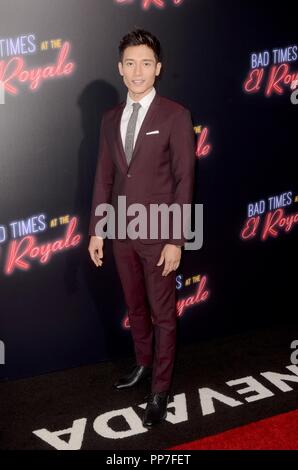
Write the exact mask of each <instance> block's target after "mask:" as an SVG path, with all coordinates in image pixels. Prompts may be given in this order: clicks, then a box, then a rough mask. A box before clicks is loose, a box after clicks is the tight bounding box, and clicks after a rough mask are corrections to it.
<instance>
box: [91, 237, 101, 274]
mask: <svg viewBox="0 0 298 470" xmlns="http://www.w3.org/2000/svg"><path fill="white" fill-rule="evenodd" d="M88 251H89V253H90V257H91V259H92V261H93V263H94V264H95V266H97V267H98V266H102V264H103V261H102V260H101V259H102V257H103V239H102V238H99V237H91V238H90V243H89V247H88Z"/></svg>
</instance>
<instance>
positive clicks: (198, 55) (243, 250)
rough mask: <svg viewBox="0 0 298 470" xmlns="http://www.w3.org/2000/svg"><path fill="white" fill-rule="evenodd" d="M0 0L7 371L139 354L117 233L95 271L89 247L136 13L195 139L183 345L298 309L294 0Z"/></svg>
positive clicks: (164, 86)
mask: <svg viewBox="0 0 298 470" xmlns="http://www.w3.org/2000/svg"><path fill="white" fill-rule="evenodd" d="M0 3H1V12H0V81H1V83H2V85H1V95H0V98H1V104H0V152H1V154H0V155H1V157H0V165H1V170H0V178H1V186H0V187H1V211H0V289H1V298H0V299H1V303H0V311H1V313H0V350H1V353H0V357H1V361H0V362H1V365H0V374H1V377H2V378H4V379H5V378H18V377H26V376H34V375H37V374H41V373H45V372H49V371H53V370H62V369H64V368H68V367H75V366H79V365H81V364H89V363H95V362H99V361H105V360H111V359H115V358H116V359H117V358H120V357H124V356H125V355H126V356H128V355H130V354H132V352H133V347H132V341H131V336H130V330H129V323H128V321H127V312H126V307H125V303H124V298H123V292H122V288H121V284H120V280H119V278H118V274H117V271H116V268H115V264H114V259H113V256H112V251H111V243H110V241H108V242H106V244H105V258H104V259H105V262H104V267H103V268H99V269H97V268H95V267H94V265H93V264H92V262H91V261H90V259H89V254H88V251H87V247H88V242H89V240H88V223H89V216H90V206H91V198H92V187H93V181H94V174H95V168H96V159H97V151H98V141H99V129H100V122H101V117H102V114H103V112H104V111H105V110H106V109H107V108H110V107H112V106H114V105H116V104H117V103H118V102H119V101H122V100H123V99H125V98H126V88H125V87H124V85H123V83H122V78H121V77H120V75H119V73H118V69H117V62H118V43H119V41H120V39H121V37H122V36H123V35H124V34H126V33H127V32H128V31H129V30H131V29H133V28H135V27H141V28H144V29H148V30H150V31H151V32H152V33H154V34H155V35H157V36H158V37H159V39H160V41H161V43H162V46H163V53H164V58H163V73H162V77H161V79H160V80H159V81H158V83H157V85H156V86H157V91H158V92H159V93H160V94H161V95H164V96H166V97H168V98H170V99H174V100H176V101H178V102H180V103H182V104H184V105H185V106H186V107H188V108H189V109H190V110H191V113H192V118H193V126H194V133H195V138H196V141H197V148H196V159H197V161H196V183H195V194H194V202H196V203H199V204H203V208H204V209H203V210H204V226H203V235H204V239H203V246H202V248H201V249H200V250H196V251H187V252H185V253H184V257H183V262H182V264H181V266H180V267H179V270H178V271H177V282H176V287H177V316H178V317H179V319H178V323H179V344H185V343H187V342H194V341H201V340H205V339H208V338H213V337H216V336H229V335H232V334H237V333H242V332H245V331H249V330H252V329H254V328H259V327H266V325H270V324H273V323H277V322H288V321H292V320H294V319H295V317H296V314H297V303H296V292H297V285H296V284H297V277H296V276H295V271H296V269H295V268H296V266H297V222H298V205H297V202H298V196H297V171H296V168H297V166H296V160H297V111H298V106H297V102H298V92H297V86H298V60H297V59H298V47H297V45H298V37H297V18H296V16H295V14H294V6H295V2H294V1H292V2H283V3H282V4H280V5H277V6H274V5H273V4H272V3H270V4H269V3H268V2H260V1H255V0H251V1H243V2H242V1H241V2H239V1H236V0H235V1H230V0H229V1H221V0H63V1H61V0H43V1H42V2H41V1H39V0H1V2H0ZM293 334H294V332H293ZM293 339H294V338H293ZM264 347H265V345H264ZM289 354H290V352H289Z"/></svg>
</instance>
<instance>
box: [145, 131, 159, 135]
mask: <svg viewBox="0 0 298 470" xmlns="http://www.w3.org/2000/svg"><path fill="white" fill-rule="evenodd" d="M152 134H159V131H150V132H146V135H152Z"/></svg>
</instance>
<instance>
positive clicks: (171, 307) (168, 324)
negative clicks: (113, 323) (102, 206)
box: [113, 239, 177, 392]
mask: <svg viewBox="0 0 298 470" xmlns="http://www.w3.org/2000/svg"><path fill="white" fill-rule="evenodd" d="M164 245H165V243H154V244H144V243H142V242H140V241H139V240H130V239H127V240H124V241H119V240H113V253H114V258H115V262H116V266H117V270H118V274H119V277H120V281H121V284H122V288H123V292H124V297H125V302H126V306H127V309H128V318H129V323H130V328H131V333H132V338H133V342H134V349H135V354H136V361H137V364H138V365H143V366H152V367H153V375H152V392H163V391H165V390H169V388H170V385H171V381H172V373H173V366H174V359H175V346H176V323H177V317H176V299H175V294H176V285H175V279H176V273H175V271H172V272H170V273H169V274H168V275H167V276H162V272H163V269H164V263H163V264H162V265H161V266H156V264H157V263H158V260H159V257H160V254H161V251H162V248H163V246H164Z"/></svg>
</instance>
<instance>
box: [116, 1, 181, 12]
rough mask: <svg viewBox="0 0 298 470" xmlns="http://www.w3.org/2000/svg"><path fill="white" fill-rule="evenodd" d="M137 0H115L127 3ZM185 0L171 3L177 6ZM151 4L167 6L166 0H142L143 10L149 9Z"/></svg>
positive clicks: (160, 6)
mask: <svg viewBox="0 0 298 470" xmlns="http://www.w3.org/2000/svg"><path fill="white" fill-rule="evenodd" d="M134 1H135V0H115V2H116V3H119V4H122V5H125V4H131V3H134ZM183 1H184V0H171V3H172V4H173V5H175V6H180V5H181V4H182V3H183ZM151 6H155V7H156V8H160V9H164V8H165V7H166V1H165V0H141V7H142V9H143V10H149V8H150V7H151Z"/></svg>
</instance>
